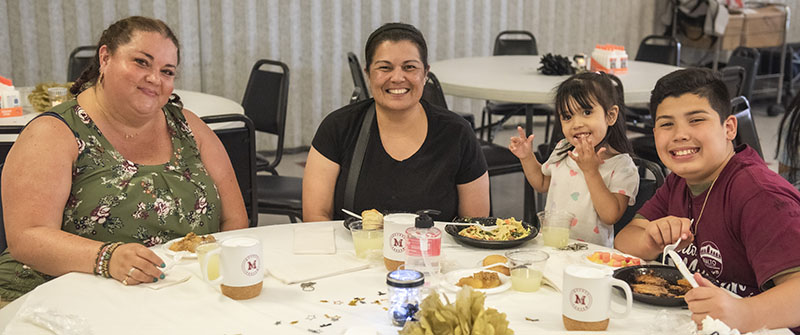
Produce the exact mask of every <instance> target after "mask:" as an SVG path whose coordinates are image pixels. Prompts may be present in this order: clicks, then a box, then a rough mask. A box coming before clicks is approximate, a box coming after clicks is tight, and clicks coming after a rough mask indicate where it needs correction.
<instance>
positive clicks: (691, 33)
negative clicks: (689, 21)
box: [679, 13, 745, 50]
mask: <svg viewBox="0 0 800 335" xmlns="http://www.w3.org/2000/svg"><path fill="white" fill-rule="evenodd" d="M744 21H745V17H744V14H742V13H731V14H730V17H729V18H728V25H727V26H725V34H723V35H722V36H721V37H720V38H722V49H723V50H733V49H736V47H738V46H739V44H740V43H741V40H742V27H743V26H744ZM684 29H685V30H686V34H685V35H681V36H680V38H679V39H680V41H681V43H682V44H683V45H684V46H687V47H692V48H700V49H711V48H712V47H713V46H712V45H711V37H709V36H707V35H703V28H701V27H695V26H685V27H684ZM698 36H702V37H700V38H699V39H698V38H697V37H698Z"/></svg>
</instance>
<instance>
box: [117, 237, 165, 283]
mask: <svg viewBox="0 0 800 335" xmlns="http://www.w3.org/2000/svg"><path fill="white" fill-rule="evenodd" d="M109 262H110V263H109V266H110V267H111V268H110V269H109V272H110V273H111V277H113V278H114V279H116V280H119V281H120V282H121V283H123V284H125V285H137V284H141V283H153V282H156V281H157V280H158V279H164V274H163V273H161V270H159V268H163V267H164V266H165V265H166V264H164V261H162V260H161V258H159V257H158V256H157V255H156V254H155V253H154V252H153V251H152V250H150V249H147V248H146V247H145V246H143V245H141V244H138V243H125V244H123V245H121V246H119V247H118V248H117V250H114V253H113V254H111V260H110V261H109Z"/></svg>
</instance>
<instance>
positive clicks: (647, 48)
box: [636, 35, 681, 66]
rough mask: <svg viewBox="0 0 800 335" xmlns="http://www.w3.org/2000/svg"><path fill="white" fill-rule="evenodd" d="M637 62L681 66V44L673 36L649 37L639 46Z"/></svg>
mask: <svg viewBox="0 0 800 335" xmlns="http://www.w3.org/2000/svg"><path fill="white" fill-rule="evenodd" d="M636 60H637V61H645V62H652V63H661V64H669V65H675V66H680V63H681V42H678V40H677V39H675V37H672V36H659V35H650V36H647V37H645V38H644V39H643V40H642V43H640V44H639V51H637V52H636Z"/></svg>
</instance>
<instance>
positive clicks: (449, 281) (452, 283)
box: [439, 269, 511, 294]
mask: <svg viewBox="0 0 800 335" xmlns="http://www.w3.org/2000/svg"><path fill="white" fill-rule="evenodd" d="M481 271H489V272H496V271H492V270H485V269H461V270H455V271H450V272H448V273H446V274H445V275H444V280H442V281H441V283H440V284H439V286H441V287H442V288H445V289H447V290H450V291H453V292H458V291H459V290H461V287H459V286H456V284H458V280H459V279H461V278H464V277H470V276H472V275H474V274H475V273H477V272H481ZM497 276H498V277H500V286H498V287H492V288H476V289H475V291H479V292H483V293H486V294H494V293H500V292H503V291H506V290H508V289H509V288H511V278H510V277H509V276H506V275H504V274H502V273H499V272H497Z"/></svg>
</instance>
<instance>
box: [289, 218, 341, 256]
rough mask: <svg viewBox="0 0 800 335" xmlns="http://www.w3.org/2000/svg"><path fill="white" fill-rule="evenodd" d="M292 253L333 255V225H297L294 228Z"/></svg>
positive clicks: (334, 250) (334, 251)
mask: <svg viewBox="0 0 800 335" xmlns="http://www.w3.org/2000/svg"><path fill="white" fill-rule="evenodd" d="M292 251H293V252H294V253H295V254H297V255H317V254H335V253H336V241H335V238H334V235H333V225H298V226H296V227H294V245H293V247H292Z"/></svg>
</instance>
